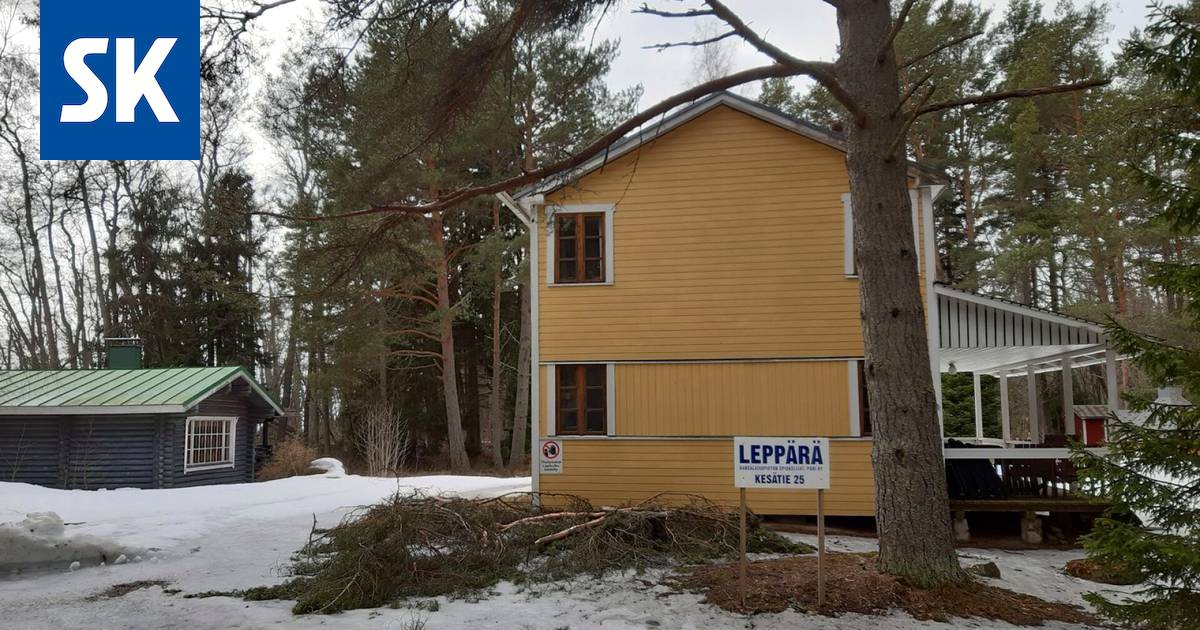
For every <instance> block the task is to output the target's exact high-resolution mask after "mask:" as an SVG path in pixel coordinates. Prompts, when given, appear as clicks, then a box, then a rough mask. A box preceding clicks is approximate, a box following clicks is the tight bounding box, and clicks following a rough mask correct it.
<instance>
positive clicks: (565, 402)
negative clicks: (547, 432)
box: [554, 364, 608, 435]
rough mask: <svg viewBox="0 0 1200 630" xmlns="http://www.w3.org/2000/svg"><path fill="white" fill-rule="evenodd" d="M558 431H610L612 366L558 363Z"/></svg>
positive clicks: (570, 432) (556, 381)
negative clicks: (609, 402) (610, 370)
mask: <svg viewBox="0 0 1200 630" xmlns="http://www.w3.org/2000/svg"><path fill="white" fill-rule="evenodd" d="M555 388H556V389H557V393H556V396H555V399H556V402H555V409H554V417H555V425H556V426H555V434H556V435H606V434H607V433H608V366H607V365H604V364H589V365H558V366H555Z"/></svg>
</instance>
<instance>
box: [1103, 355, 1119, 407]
mask: <svg viewBox="0 0 1200 630" xmlns="http://www.w3.org/2000/svg"><path fill="white" fill-rule="evenodd" d="M1104 387H1105V389H1106V390H1108V410H1109V411H1110V412H1116V411H1117V409H1119V408H1120V406H1121V392H1120V390H1118V389H1117V352H1116V351H1115V350H1113V349H1112V348H1108V349H1106V350H1105V351H1104Z"/></svg>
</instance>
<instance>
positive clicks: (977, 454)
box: [943, 446, 1105, 500]
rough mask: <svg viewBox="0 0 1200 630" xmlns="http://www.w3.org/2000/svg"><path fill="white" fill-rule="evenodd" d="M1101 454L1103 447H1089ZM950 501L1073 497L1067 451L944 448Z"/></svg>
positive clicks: (1073, 480)
mask: <svg viewBox="0 0 1200 630" xmlns="http://www.w3.org/2000/svg"><path fill="white" fill-rule="evenodd" d="M1088 450H1089V451H1091V452H1095V453H1099V454H1102V453H1104V452H1105V449H1103V448H1090V449H1088ZM943 452H944V457H945V459H946V481H947V483H948V484H949V488H950V498H951V499H965V500H979V499H1070V498H1076V497H1077V494H1076V492H1075V491H1076V481H1077V479H1078V475H1077V473H1076V470H1075V465H1074V464H1073V463H1071V459H1070V449H1067V448H1046V447H1037V446H1031V447H1021V446H1016V447H1013V446H1007V447H987V446H976V447H949V448H946V449H944V451H943Z"/></svg>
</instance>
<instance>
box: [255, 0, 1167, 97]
mask: <svg viewBox="0 0 1200 630" xmlns="http://www.w3.org/2000/svg"><path fill="white" fill-rule="evenodd" d="M1044 1H1045V2H1046V5H1047V8H1046V10H1047V12H1052V11H1053V10H1054V6H1055V0H1044ZM1073 1H1074V2H1075V3H1076V4H1082V0H1073ZM980 2H981V4H982V5H983V6H984V7H987V8H990V9H991V10H992V13H993V19H996V18H997V17H999V15H1001V14H1002V13H1003V12H1004V8H1005V7H1006V6H1007V4H1008V1H1007V0H980ZM641 4H642V0H620V1H618V2H617V3H616V5H615V7H614V8H613V9H612V10H610V11H609V13H608V14H607V15H605V16H604V18H603V19H602V20H601V21H600V22H599V24H598V26H597V28H595V29H594V32H595V36H596V37H597V38H599V39H617V40H620V42H621V55H620V57H618V58H617V60H616V62H615V63H614V64H613V68H612V73H611V74H610V76H609V83H610V85H612V87H614V88H617V89H620V88H626V87H631V86H634V85H638V84H641V85H642V86H643V87H644V88H645V94H644V96H643V97H642V103H641V104H642V105H643V106H647V105H650V104H652V103H655V102H657V101H659V100H662V99H663V98H666V97H667V96H670V95H671V94H673V93H675V92H677V91H678V90H679V89H680V88H681V87H685V86H686V85H688V83H689V80H690V79H691V77H692V74H693V73H692V58H693V54H694V53H693V51H692V50H691V49H687V48H677V49H671V50H666V51H663V52H655V51H650V50H644V49H642V47H643V46H647V45H650V44H656V43H660V42H667V41H683V40H687V39H690V38H692V37H693V36H694V34H695V29H696V28H697V24H698V22H699V21H700V20H698V19H667V18H661V17H655V16H651V15H641V14H635V13H633V9H635V8H637V7H638V6H641ZM650 4H651V6H660V7H664V8H670V9H675V8H677V7H678V8H683V7H691V6H699V5H700V4H701V3H700V2H699V1H698V0H697V1H694V2H688V1H687V0H685V1H684V2H679V3H676V2H667V1H663V0H659V1H658V2H650ZM727 4H728V5H729V6H730V8H732V9H733V10H735V11H736V12H737V13H738V15H740V16H742V18H743V19H744V20H746V21H747V22H748V23H749V24H750V26H751V27H753V28H754V29H755V30H757V31H758V32H760V33H762V34H763V35H765V36H766V37H767V39H768V40H770V41H771V42H772V43H775V44H777V45H779V46H781V47H782V48H784V49H786V50H787V51H789V52H791V53H792V54H794V55H796V56H798V57H802V58H808V59H821V60H831V59H832V57H833V54H834V52H835V48H836V46H837V27H836V25H835V22H834V10H833V8H832V7H831V6H829V5H828V4H826V3H825V2H822V1H821V0H727ZM1146 4H1147V0H1112V2H1110V3H1109V6H1110V11H1109V22H1110V25H1111V27H1112V29H1111V31H1110V33H1109V38H1108V47H1109V50H1110V51H1115V50H1116V48H1117V45H1118V43H1119V42H1120V40H1121V39H1123V38H1125V37H1126V36H1127V35H1128V34H1129V32H1130V31H1131V30H1133V29H1135V28H1140V27H1141V26H1143V25H1144V24H1145V14H1146ZM306 5H307V6H306ZM313 6H314V5H313V4H309V3H306V2H298V3H296V4H295V5H292V6H291V7H285V9H286V10H279V12H278V13H272V12H268V13H267V15H265V16H264V17H263V18H261V20H262V24H261V27H262V31H263V33H264V35H265V36H266V39H267V40H268V41H271V42H272V43H274V44H275V45H276V46H277V47H278V46H281V45H285V44H284V43H283V42H285V41H286V34H287V33H288V32H289V30H290V29H291V27H292V26H293V25H294V20H296V19H297V17H298V16H302V15H305V14H306V13H307V12H308V11H310V10H311V8H312V7H313ZM707 19H711V18H707ZM726 41H727V42H730V43H732V44H733V47H734V50H733V51H732V52H733V66H734V67H733V70H741V69H744V68H748V67H751V66H755V65H760V64H762V63H763V62H765V61H766V58H765V57H763V56H762V55H760V54H759V53H758V52H756V51H755V50H754V49H752V48H751V47H750V46H748V45H745V44H743V43H741V42H740V41H739V40H736V39H731V40H726Z"/></svg>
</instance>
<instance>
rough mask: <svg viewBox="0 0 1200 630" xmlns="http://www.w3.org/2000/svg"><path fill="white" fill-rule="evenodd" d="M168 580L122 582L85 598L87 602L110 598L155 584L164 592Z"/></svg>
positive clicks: (122, 595) (168, 583)
mask: <svg viewBox="0 0 1200 630" xmlns="http://www.w3.org/2000/svg"><path fill="white" fill-rule="evenodd" d="M170 584H171V583H170V582H168V581H166V580H138V581H136V582H124V583H122V584H113V585H112V586H110V587H108V588H106V589H104V590H103V591H100V592H99V593H96V594H95V595H90V596H88V597H87V598H86V599H87V601H89V602H95V601H99V600H101V599H112V598H114V597H124V596H126V595H128V594H130V593H132V592H134V591H140V590H142V589H145V588H153V587H155V586H157V587H159V588H161V589H163V591H164V592H165V591H166V590H167V587H168V586H170Z"/></svg>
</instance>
